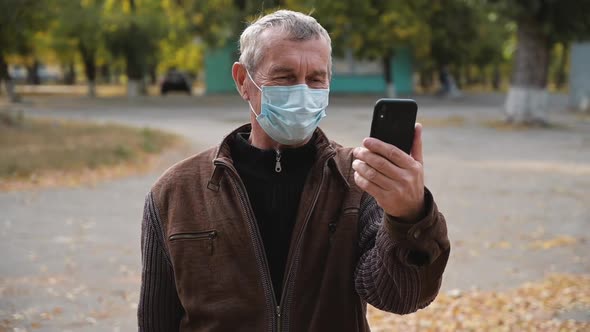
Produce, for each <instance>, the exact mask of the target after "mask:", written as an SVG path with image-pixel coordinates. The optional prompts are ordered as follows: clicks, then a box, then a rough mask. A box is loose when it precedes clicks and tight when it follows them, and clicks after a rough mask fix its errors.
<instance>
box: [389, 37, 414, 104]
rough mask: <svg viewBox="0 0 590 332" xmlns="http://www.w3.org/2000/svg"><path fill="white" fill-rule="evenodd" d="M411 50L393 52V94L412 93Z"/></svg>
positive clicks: (401, 49) (412, 70)
mask: <svg viewBox="0 0 590 332" xmlns="http://www.w3.org/2000/svg"><path fill="white" fill-rule="evenodd" d="M412 65H413V64H412V50H411V49H410V48H408V47H404V48H398V49H396V50H395V56H394V57H393V66H392V70H393V83H394V85H395V92H396V93H397V94H400V95H409V94H412V93H414V77H413V76H414V68H413V66H412Z"/></svg>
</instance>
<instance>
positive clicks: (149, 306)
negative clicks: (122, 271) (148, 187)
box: [137, 194, 184, 332]
mask: <svg viewBox="0 0 590 332" xmlns="http://www.w3.org/2000/svg"><path fill="white" fill-rule="evenodd" d="M163 241H164V239H163V232H162V227H161V223H160V218H159V215H158V212H157V209H156V206H155V204H154V201H153V198H152V195H151V194H149V195H148V196H147V197H146V202H145V207H144V211H143V221H142V225H141V261H142V271H141V290H140V295H139V305H138V309H137V322H138V326H139V331H146V332H147V331H178V329H179V325H180V320H181V318H182V315H183V313H184V310H183V308H182V305H181V304H180V300H179V299H178V294H177V292H176V284H175V281H174V272H173V270H172V264H171V262H170V258H169V257H168V255H167V253H166V251H165V249H164V245H163V243H164V242H163Z"/></svg>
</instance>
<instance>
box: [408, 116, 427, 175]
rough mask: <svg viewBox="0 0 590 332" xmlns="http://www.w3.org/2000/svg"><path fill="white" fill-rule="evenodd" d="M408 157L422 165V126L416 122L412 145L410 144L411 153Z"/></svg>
mask: <svg viewBox="0 0 590 332" xmlns="http://www.w3.org/2000/svg"><path fill="white" fill-rule="evenodd" d="M410 155H411V156H412V158H414V159H415V160H416V161H417V162H419V163H420V164H422V165H424V159H423V157H422V124H421V123H418V122H417V123H416V127H415V129H414V143H413V144H412V152H411V153H410Z"/></svg>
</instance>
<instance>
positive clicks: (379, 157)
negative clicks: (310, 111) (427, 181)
mask: <svg viewBox="0 0 590 332" xmlns="http://www.w3.org/2000/svg"><path fill="white" fill-rule="evenodd" d="M363 146H364V147H357V148H355V149H354V152H353V155H354V157H355V158H356V159H355V160H354V162H353V163H352V168H353V169H354V170H355V173H354V180H355V182H356V184H357V185H358V186H359V187H360V188H361V189H363V190H364V191H366V192H367V193H369V194H370V195H371V196H373V197H374V198H375V199H376V200H377V203H378V204H379V206H381V207H382V208H383V210H384V211H385V213H387V214H389V215H390V216H393V217H397V218H400V219H402V220H403V221H406V222H414V221H417V220H418V219H419V218H421V217H422V214H423V213H424V168H423V164H424V162H423V159H422V125H421V124H419V123H416V130H415V133H414V143H413V145H412V152H411V154H410V155H407V154H406V153H405V152H403V151H402V150H400V149H398V148H397V147H395V146H393V145H391V144H387V143H385V142H383V141H380V140H378V139H375V138H370V137H368V138H365V139H364V140H363Z"/></svg>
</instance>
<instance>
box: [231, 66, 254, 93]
mask: <svg viewBox="0 0 590 332" xmlns="http://www.w3.org/2000/svg"><path fill="white" fill-rule="evenodd" d="M231 76H232V77H233V79H234V82H235V83H236V89H237V90H238V93H239V94H240V96H242V99H244V100H246V101H248V100H250V97H249V96H248V91H247V90H246V87H245V86H244V83H245V82H246V77H247V74H246V68H244V66H243V65H242V64H241V63H239V62H234V64H233V66H232V67H231Z"/></svg>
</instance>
